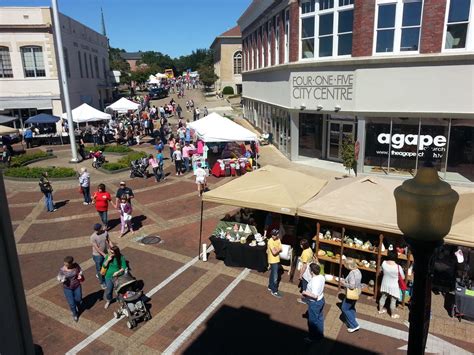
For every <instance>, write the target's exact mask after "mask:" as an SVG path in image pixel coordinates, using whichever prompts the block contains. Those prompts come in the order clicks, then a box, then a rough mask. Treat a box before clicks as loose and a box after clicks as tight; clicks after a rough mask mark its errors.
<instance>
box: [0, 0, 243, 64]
mask: <svg viewBox="0 0 474 355" xmlns="http://www.w3.org/2000/svg"><path fill="white" fill-rule="evenodd" d="M251 2H252V1H251V0H58V7H59V11H60V12H62V13H63V14H65V15H67V16H70V17H72V18H73V19H75V20H77V21H79V22H82V23H83V24H85V25H87V26H88V27H91V28H92V29H94V30H96V31H98V32H100V31H101V20H100V8H101V7H102V8H103V10H104V17H105V27H106V30H107V36H108V37H109V39H110V45H111V46H112V47H118V48H123V49H125V50H126V51H128V52H137V51H139V50H141V51H147V50H154V51H158V52H162V53H163V54H168V55H170V56H171V57H179V56H181V55H187V54H190V53H191V52H192V50H194V49H196V48H209V46H210V45H211V43H212V41H213V40H214V38H215V37H216V36H218V35H219V34H221V33H222V32H225V31H227V30H228V29H230V28H232V27H234V26H235V25H236V24H237V19H238V18H239V17H240V16H241V15H242V14H243V12H244V11H245V9H246V8H247V7H248V6H249V4H250V3H251ZM0 6H51V0H0Z"/></svg>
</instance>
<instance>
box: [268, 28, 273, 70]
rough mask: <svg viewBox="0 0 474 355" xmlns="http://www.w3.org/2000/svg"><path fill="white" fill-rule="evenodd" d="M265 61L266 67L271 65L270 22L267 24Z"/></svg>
mask: <svg viewBox="0 0 474 355" xmlns="http://www.w3.org/2000/svg"><path fill="white" fill-rule="evenodd" d="M267 53H268V54H267V57H268V59H267V61H268V66H271V65H272V21H268V23H267Z"/></svg>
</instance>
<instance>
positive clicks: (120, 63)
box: [109, 47, 130, 77]
mask: <svg viewBox="0 0 474 355" xmlns="http://www.w3.org/2000/svg"><path fill="white" fill-rule="evenodd" d="M121 53H125V50H124V49H120V48H113V47H110V48H109V66H110V70H119V71H120V72H121V73H122V77H124V76H125V74H128V73H130V64H128V63H127V61H126V60H125V59H123V58H122V57H121V55H120V54H121Z"/></svg>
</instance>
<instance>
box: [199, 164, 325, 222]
mask: <svg viewBox="0 0 474 355" xmlns="http://www.w3.org/2000/svg"><path fill="white" fill-rule="evenodd" d="M326 183H327V181H326V180H321V179H318V178H315V177H312V176H309V175H306V174H303V173H300V172H297V171H292V170H287V169H283V168H277V167H276V166H272V165H267V166H265V167H263V168H260V169H258V170H256V171H254V172H252V173H251V174H245V175H244V176H242V177H240V178H238V179H235V180H232V181H230V182H228V183H227V184H225V185H222V186H220V187H218V188H216V189H214V190H212V191H209V192H206V193H204V194H203V197H202V200H203V201H206V202H214V203H218V204H224V205H231V206H238V207H248V208H255V209H259V210H264V211H271V212H276V213H282V214H287V215H293V216H294V215H295V214H296V211H297V208H298V207H299V206H301V205H302V204H304V203H305V202H306V201H308V200H309V199H310V198H312V197H313V196H314V195H316V194H317V193H318V192H319V191H320V190H321V189H322V188H323V187H324V185H326Z"/></svg>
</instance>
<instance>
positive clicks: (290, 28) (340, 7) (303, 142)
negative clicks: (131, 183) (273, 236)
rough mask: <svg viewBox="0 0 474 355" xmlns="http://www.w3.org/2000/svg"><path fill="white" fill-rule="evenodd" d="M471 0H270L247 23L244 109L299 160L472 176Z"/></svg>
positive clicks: (363, 169) (396, 172)
mask: <svg viewBox="0 0 474 355" xmlns="http://www.w3.org/2000/svg"><path fill="white" fill-rule="evenodd" d="M473 8H474V3H473V2H472V1H464V0H460V1H453V0H451V1H450V0H444V1H434V0H410V1H406V0H299V1H298V0H275V1H270V0H268V1H267V0H263V1H254V2H253V3H252V4H251V5H250V6H249V8H248V9H247V10H246V12H245V13H244V14H243V15H242V17H241V18H240V19H239V21H238V23H239V25H240V28H241V30H242V38H243V57H244V72H243V93H244V116H245V117H246V118H247V119H248V120H249V121H250V122H251V123H253V124H254V125H255V126H256V127H257V128H259V129H260V130H261V131H262V132H269V133H272V135H273V143H274V144H275V145H276V146H277V147H278V148H279V149H280V150H281V151H282V152H283V153H284V154H285V155H287V156H288V157H289V158H291V159H292V160H295V161H297V160H307V159H322V160H332V161H336V162H338V161H341V152H342V145H343V141H344V140H345V139H346V138H352V139H353V140H354V142H356V143H355V144H356V152H357V168H358V171H359V172H360V173H367V174H381V175H391V176H410V175H413V174H414V173H415V172H416V169H417V168H418V166H420V165H421V164H422V161H423V160H424V157H425V155H426V150H427V149H428V148H429V149H430V150H431V151H432V152H433V156H434V164H435V166H436V167H437V168H438V170H439V172H440V176H441V177H442V178H444V179H446V180H447V181H451V182H459V183H468V184H469V183H472V182H474V9H473Z"/></svg>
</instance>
